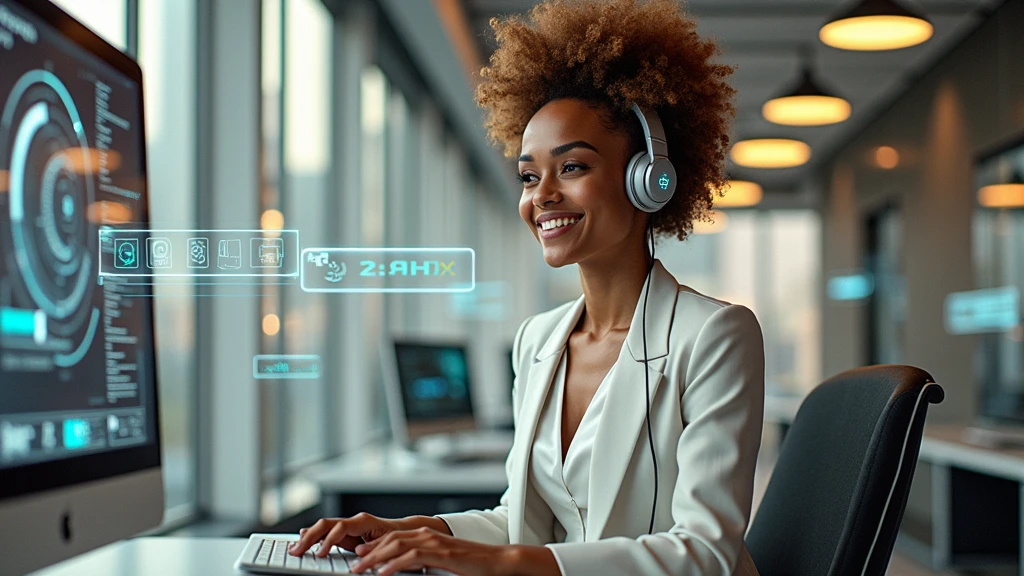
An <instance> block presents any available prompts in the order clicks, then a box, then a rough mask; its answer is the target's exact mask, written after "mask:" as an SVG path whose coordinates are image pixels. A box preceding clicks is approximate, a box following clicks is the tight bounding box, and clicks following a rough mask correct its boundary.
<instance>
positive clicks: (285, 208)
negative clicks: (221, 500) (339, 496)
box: [260, 0, 335, 524]
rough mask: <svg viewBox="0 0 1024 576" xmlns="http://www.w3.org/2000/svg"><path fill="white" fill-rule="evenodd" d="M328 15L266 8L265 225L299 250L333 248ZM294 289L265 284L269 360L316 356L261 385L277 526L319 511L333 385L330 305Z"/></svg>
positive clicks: (305, 3) (265, 506)
mask: <svg viewBox="0 0 1024 576" xmlns="http://www.w3.org/2000/svg"><path fill="white" fill-rule="evenodd" d="M332 29H333V24H332V17H331V15H330V13H329V12H328V11H327V9H326V8H325V7H324V6H323V4H322V3H321V2H319V1H318V0H289V1H288V2H283V3H282V2H281V1H280V0H265V1H264V3H263V32H262V33H263V46H262V64H263V81H262V82H263V86H262V90H263V140H264V141H263V151H264V154H263V158H264V162H263V176H264V186H263V190H262V192H261V198H260V203H261V207H262V210H263V217H262V218H261V225H262V227H263V228H264V229H265V230H267V231H268V232H267V233H269V234H271V235H272V234H273V233H274V232H273V229H275V228H277V229H282V228H283V229H288V230H293V229H294V230H298V231H299V239H300V243H301V244H302V245H303V246H320V245H329V244H330V243H331V242H330V239H331V230H332V227H333V226H335V223H333V222H331V221H330V214H329V213H328V212H329V211H328V210H327V209H326V207H327V205H328V194H330V193H332V190H331V189H330V182H329V175H330V166H329V158H330V153H331V152H330V151H331V141H330V130H331V127H332V122H333V120H332V115H331V33H332ZM326 298H327V297H326V296H324V295H314V294H308V293H306V292H304V291H302V289H301V288H300V287H298V286H268V287H267V290H266V291H265V292H264V296H263V298H262V312H263V314H264V316H265V317H269V316H271V315H272V316H273V317H274V318H276V319H277V322H276V326H277V328H276V329H274V330H269V331H268V330H264V332H265V333H264V338H263V342H262V344H261V345H262V348H263V352H264V353H272V354H316V355H319V356H320V357H321V359H323V360H324V362H325V363H324V364H323V366H324V367H325V371H324V374H323V376H322V377H321V378H319V379H314V380H301V379H296V380H268V381H266V382H263V383H261V384H260V386H261V388H260V398H261V402H260V405H261V422H262V423H263V426H262V429H263V437H262V444H261V451H262V455H263V456H262V458H263V470H264V475H263V481H264V491H263V498H262V501H261V505H260V518H261V520H262V521H263V522H264V523H265V524H272V523H274V522H277V521H279V520H281V519H282V518H284V517H287V516H289V515H291V514H294V513H296V512H298V511H301V510H302V509H304V508H308V507H309V506H311V505H313V504H315V503H316V501H317V499H318V493H317V489H316V487H315V486H313V485H312V484H310V483H309V482H307V481H305V480H304V479H303V478H301V476H299V475H297V474H296V472H297V471H298V470H299V469H301V468H302V467H304V466H306V465H308V464H310V463H312V462H315V461H317V460H320V459H323V458H324V457H325V456H326V455H327V449H326V446H327V441H326V439H325V435H326V431H327V430H328V426H327V421H326V417H327V413H326V409H325V407H326V406H327V402H326V387H327V386H331V385H334V383H335V381H334V376H333V374H332V372H331V370H330V366H331V364H330V362H329V359H330V346H329V343H328V342H327V325H326V318H327V316H328V314H327V301H326Z"/></svg>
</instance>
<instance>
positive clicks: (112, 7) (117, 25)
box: [54, 0, 128, 50]
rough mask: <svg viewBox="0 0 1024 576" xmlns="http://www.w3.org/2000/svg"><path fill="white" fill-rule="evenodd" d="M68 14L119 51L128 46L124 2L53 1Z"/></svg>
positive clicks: (91, 0)
mask: <svg viewBox="0 0 1024 576" xmlns="http://www.w3.org/2000/svg"><path fill="white" fill-rule="evenodd" d="M54 3H55V4H57V5H58V6H60V7H61V8H63V9H64V10H65V11H66V12H67V13H68V14H71V15H72V16H74V17H75V18H76V19H78V21H80V22H81V23H83V24H85V25H86V26H88V27H89V28H91V29H92V31H93V32H95V33H97V34H99V35H100V36H102V37H103V39H104V40H106V41H107V42H110V43H111V44H113V45H114V46H116V47H118V48H119V49H121V50H124V49H125V47H126V46H127V45H128V16H127V14H128V9H127V6H126V5H125V4H126V2H125V0H54Z"/></svg>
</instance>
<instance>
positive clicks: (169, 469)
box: [98, 0, 197, 522]
mask: <svg viewBox="0 0 1024 576" xmlns="http://www.w3.org/2000/svg"><path fill="white" fill-rule="evenodd" d="M98 4H103V3H98ZM138 25H139V63H140V65H141V66H142V72H143V77H144V81H145V83H146V93H145V98H146V102H145V105H146V138H147V143H146V144H147V147H148V152H149V155H148V164H149V193H150V214H151V220H152V227H153V228H154V229H157V228H167V229H189V228H195V227H196V224H195V217H196V188H195V183H196V179H195V178H196V175H195V163H196V158H195V146H196V98H195V94H196V63H195V46H196V4H195V0H141V1H140V2H139V23H138ZM158 280H165V279H164V278H160V279H158ZM154 292H155V295H156V298H155V300H154V306H155V314H156V325H157V327H158V328H157V329H158V331H159V334H160V338H159V339H158V341H157V368H158V370H159V374H158V377H159V385H160V425H161V441H162V442H163V471H164V486H165V490H166V497H167V501H166V506H167V513H166V515H165V517H164V520H165V522H167V521H173V520H175V519H178V518H181V517H183V516H187V515H190V514H192V513H194V512H195V504H196V478H197V474H196V466H197V448H196V437H195V418H196V414H195V407H196V404H195V402H196V382H197V375H196V372H195V370H196V362H197V355H196V352H197V351H196V346H197V344H196V326H195V320H196V301H195V292H194V288H193V287H191V286H188V285H181V284H173V283H168V282H158V283H157V286H156V287H155V288H154Z"/></svg>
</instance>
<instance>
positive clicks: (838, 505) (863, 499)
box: [746, 365, 944, 576]
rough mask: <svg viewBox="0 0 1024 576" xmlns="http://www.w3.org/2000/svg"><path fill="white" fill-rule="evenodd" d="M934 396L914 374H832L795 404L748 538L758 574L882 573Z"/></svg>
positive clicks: (903, 370) (923, 377)
mask: <svg viewBox="0 0 1024 576" xmlns="http://www.w3.org/2000/svg"><path fill="white" fill-rule="evenodd" d="M943 396H944V394H943V391H942V388H941V387H940V386H939V385H938V384H936V383H935V382H934V380H933V379H932V377H931V376H930V375H929V374H928V373H927V372H925V371H924V370H921V369H919V368H914V367H912V366H899V365H884V366H868V367H864V368H857V369H854V370H849V371H846V372H843V373H841V374H838V375H836V376H834V377H832V378H830V379H828V380H826V381H825V382H823V383H822V384H821V385H819V386H818V387H817V388H815V389H814V390H813V391H812V392H811V393H810V394H809V395H808V396H807V398H805V399H804V401H803V402H802V403H801V405H800V409H799V411H798V412H797V415H796V418H794V420H793V423H792V425H791V426H790V429H789V431H788V432H787V434H786V437H785V440H784V441H783V443H782V448H781V451H780V453H779V459H778V461H777V463H776V465H775V469H774V471H773V472H772V475H771V480H770V481H769V483H768V487H767V490H766V491H765V494H764V498H763V499H762V500H761V504H760V505H759V506H758V509H757V513H756V516H755V518H754V520H753V522H752V523H751V525H750V529H749V530H748V532H747V535H746V545H747V549H748V550H749V551H750V555H751V557H752V558H753V560H754V564H755V565H756V566H757V569H758V572H760V573H761V575H762V576H777V575H783V574H785V575H786V576H826V575H827V576H847V575H856V576H863V575H865V574H884V573H885V570H886V567H887V566H888V564H889V558H890V556H891V555H892V547H893V544H894V542H895V541H896V534H897V531H898V530H899V526H900V522H901V521H902V520H903V511H904V510H905V509H906V504H907V492H908V491H909V490H910V482H911V480H912V479H913V477H914V469H915V468H916V466H917V455H918V451H919V449H920V447H921V434H922V431H923V428H924V420H925V415H926V413H927V409H928V403H933V404H937V403H939V402H941V401H942V398H943Z"/></svg>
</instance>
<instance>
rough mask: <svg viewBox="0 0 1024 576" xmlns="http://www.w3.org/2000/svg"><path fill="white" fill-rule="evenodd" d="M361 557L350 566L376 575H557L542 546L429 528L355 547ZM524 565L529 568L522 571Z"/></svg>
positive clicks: (405, 531) (394, 533)
mask: <svg viewBox="0 0 1024 576" xmlns="http://www.w3.org/2000/svg"><path fill="white" fill-rule="evenodd" d="M355 553H356V554H358V555H359V556H361V558H360V560H359V562H358V563H356V565H355V566H353V567H352V571H353V572H362V571H364V570H368V569H370V568H372V567H375V566H379V565H381V564H383V566H381V567H380V568H378V569H377V574H379V575H380V576H391V574H394V573H396V572H399V571H401V570H419V569H420V568H422V567H423V566H429V567H431V568H441V569H444V570H448V571H450V572H455V573H456V574H473V575H474V576H475V575H480V576H506V575H509V574H519V573H524V574H560V572H559V569H558V565H557V563H556V562H555V557H554V555H553V554H551V551H550V550H548V549H547V548H544V547H542V546H507V545H506V546H494V545H491V544H481V543H479V542H472V541H469V540H462V539H459V538H455V537H454V536H449V535H447V534H442V533H440V532H437V531H436V530H432V529H430V528H419V529H416V530H397V531H393V532H389V533H388V534H386V535H384V536H383V537H381V538H378V539H376V540H374V541H372V542H368V543H366V544H360V545H358V546H356V547H355ZM524 566H529V569H528V570H524Z"/></svg>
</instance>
